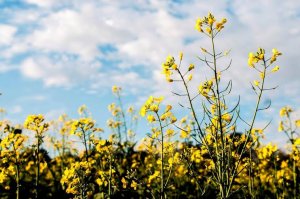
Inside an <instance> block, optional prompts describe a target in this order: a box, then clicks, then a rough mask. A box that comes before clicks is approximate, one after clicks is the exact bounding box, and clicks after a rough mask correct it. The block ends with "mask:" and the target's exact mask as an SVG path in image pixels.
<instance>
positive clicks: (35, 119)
mask: <svg viewBox="0 0 300 199" xmlns="http://www.w3.org/2000/svg"><path fill="white" fill-rule="evenodd" d="M48 127H49V124H48V123H44V116H43V115H41V114H40V115H29V116H28V117H27V118H26V120H25V122H24V128H26V129H29V130H32V131H36V132H38V133H43V132H45V131H47V130H48Z"/></svg>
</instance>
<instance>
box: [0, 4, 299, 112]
mask: <svg viewBox="0 0 300 199" xmlns="http://www.w3.org/2000/svg"><path fill="white" fill-rule="evenodd" d="M25 2H27V3H30V4H35V5H37V7H35V8H32V7H30V8H28V9H26V10H23V11H20V12H17V13H16V14H12V16H11V19H10V21H11V23H12V25H5V26H3V27H4V28H3V27H2V29H1V26H0V32H1V33H2V32H4V33H3V34H4V35H5V36H4V37H1V38H0V45H6V46H8V45H9V47H8V49H5V50H3V52H2V54H4V55H5V56H6V57H7V59H10V58H14V57H18V56H19V55H20V54H22V53H23V54H26V53H28V52H29V53H28V55H26V56H24V57H25V58H24V59H23V60H22V61H21V64H20V71H21V73H22V74H23V75H24V76H26V77H28V78H32V79H37V80H41V81H43V83H44V84H45V85H47V86H64V87H71V86H76V85H78V84H81V85H83V86H84V87H85V88H86V90H87V91H88V92H89V93H93V92H95V91H96V90H99V89H100V88H101V87H110V86H111V85H113V84H119V85H122V86H123V87H125V88H129V89H130V91H131V92H132V93H137V92H138V91H143V92H146V91H148V92H151V93H154V94H157V95H161V94H164V95H166V93H170V92H169V91H170V89H177V88H176V86H174V87H171V86H170V85H168V84H167V83H166V82H165V81H164V80H163V76H162V75H161V74H160V68H161V63H162V62H163V60H164V59H165V57H166V56H167V55H168V54H172V55H174V56H177V55H178V53H179V51H183V52H184V63H185V64H187V65H188V64H189V63H191V62H193V63H195V64H196V66H197V68H198V71H197V72H198V74H199V76H197V75H196V76H195V81H194V83H192V84H191V85H192V86H194V87H195V88H196V87H197V85H198V84H199V82H200V81H201V80H202V79H205V78H209V77H210V75H209V73H208V71H207V70H204V69H203V68H204V64H203V63H201V62H199V61H198V60H197V59H196V58H195V56H196V55H199V54H200V47H207V48H208V49H209V46H210V41H209V39H207V38H205V37H204V36H203V35H201V34H199V33H197V32H196V31H195V30H193V27H194V22H195V19H196V18H197V17H199V16H204V15H206V14H207V12H208V11H212V12H213V13H215V15H216V17H217V18H221V17H226V18H228V24H226V28H225V30H224V31H223V33H222V34H221V35H220V37H219V38H218V39H217V50H218V51H222V50H228V49H231V57H232V59H233V63H232V67H231V69H230V71H228V72H227V73H225V74H224V78H225V79H227V80H229V79H233V80H234V89H235V90H236V91H237V92H235V93H233V94H234V95H235V96H236V95H238V94H241V95H242V97H243V100H244V103H246V102H249V101H252V100H253V97H254V95H252V94H253V93H252V91H251V89H250V84H249V82H251V81H252V80H254V79H256V78H258V74H256V73H255V71H253V70H251V69H250V68H248V66H247V55H248V53H249V52H250V51H256V49H257V48H258V47H264V48H266V50H267V52H268V53H271V49H272V48H274V47H275V48H278V49H279V50H280V51H282V52H283V56H282V57H280V58H279V62H278V64H279V65H280V67H281V68H280V71H279V72H278V73H277V74H273V75H272V76H270V79H269V80H268V81H269V84H268V86H270V87H271V86H276V85H278V84H279V85H281V86H280V87H279V88H278V90H277V91H276V92H273V93H270V94H268V95H267V97H266V98H272V99H275V100H276V99H282V98H283V97H284V100H282V101H281V102H280V103H278V104H277V105H276V104H275V106H277V107H279V106H281V105H282V103H291V104H296V103H297V102H299V96H300V91H299V89H298V85H299V77H298V76H299V71H300V70H299V64H298V62H299V61H298V51H297V49H298V44H299V43H300V34H299V32H300V28H299V27H298V24H299V22H300V17H299V12H298V11H299V9H300V2H297V1H292V0H287V1H279V0H275V1H263V2H259V3H258V2H257V3H253V1H251V0H246V1H239V0H235V1H218V0H214V1H210V2H209V3H207V1H192V2H190V1H183V2H182V3H176V2H175V1H174V2H173V1H160V0H154V1H136V2H135V4H134V5H133V4H130V3H129V1H108V0H103V1H92V0H91V1H72V3H71V2H70V1H68V2H67V1H56V0H45V1H37V0H26V1H25ZM279 4H280V6H278V5H279ZM25 13H32V14H31V15H27V14H25ZM28 16H29V17H28ZM24 26H26V27H29V28H27V29H26V28H25V31H23V32H22V31H21V33H22V34H21V33H20V34H16V30H17V29H18V28H19V29H20V30H23V29H24ZM228 61H229V60H227V62H228ZM227 62H225V61H224V62H223V61H222V62H220V66H224V65H225V64H226V63H227ZM0 66H1V64H0ZM0 70H1V67H0ZM3 70H4V69H3ZM287 80H288V81H287ZM169 97H170V99H171V95H170V96H169ZM139 100H140V99H139ZM245 101H246V102H245ZM283 101H284V102H283ZM274 112H275V110H274ZM274 112H272V113H270V114H274Z"/></svg>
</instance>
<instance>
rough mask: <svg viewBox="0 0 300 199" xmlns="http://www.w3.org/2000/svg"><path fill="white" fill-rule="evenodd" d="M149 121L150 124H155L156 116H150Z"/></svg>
mask: <svg viewBox="0 0 300 199" xmlns="http://www.w3.org/2000/svg"><path fill="white" fill-rule="evenodd" d="M147 120H148V121H149V122H150V123H152V122H155V117H154V115H148V116H147Z"/></svg>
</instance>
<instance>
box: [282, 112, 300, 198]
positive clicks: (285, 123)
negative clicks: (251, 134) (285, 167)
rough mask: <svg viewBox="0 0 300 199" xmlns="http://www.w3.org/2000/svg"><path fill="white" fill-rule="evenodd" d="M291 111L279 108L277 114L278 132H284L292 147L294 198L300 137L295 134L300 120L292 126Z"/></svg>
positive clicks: (299, 125) (295, 195)
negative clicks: (278, 118)
mask: <svg viewBox="0 0 300 199" xmlns="http://www.w3.org/2000/svg"><path fill="white" fill-rule="evenodd" d="M292 112H293V109H292V108H291V107H288V106H285V107H283V108H281V110H280V112H279V114H280V117H281V119H282V120H281V121H280V123H279V127H278V131H281V132H284V133H285V135H286V136H287V137H288V139H289V142H290V144H291V145H292V153H291V159H292V164H293V165H292V167H293V195H294V198H297V196H298V192H299V191H298V189H299V186H298V184H297V179H298V173H299V169H298V168H299V164H297V162H298V163H299V160H300V158H299V156H300V150H299V148H300V136H299V134H297V128H298V127H300V120H295V122H294V124H293V122H292V119H291V114H292Z"/></svg>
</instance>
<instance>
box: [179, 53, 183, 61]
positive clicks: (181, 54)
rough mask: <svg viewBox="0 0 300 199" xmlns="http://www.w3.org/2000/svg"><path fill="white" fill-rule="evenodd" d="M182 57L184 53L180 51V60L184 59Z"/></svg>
mask: <svg viewBox="0 0 300 199" xmlns="http://www.w3.org/2000/svg"><path fill="white" fill-rule="evenodd" d="M182 57H183V53H182V52H180V53H179V60H180V61H181V60H182Z"/></svg>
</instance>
